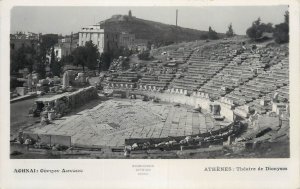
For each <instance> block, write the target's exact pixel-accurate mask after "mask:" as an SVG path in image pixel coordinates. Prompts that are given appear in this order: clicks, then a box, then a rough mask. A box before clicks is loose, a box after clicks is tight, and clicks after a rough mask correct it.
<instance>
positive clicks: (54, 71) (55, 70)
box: [50, 47, 62, 76]
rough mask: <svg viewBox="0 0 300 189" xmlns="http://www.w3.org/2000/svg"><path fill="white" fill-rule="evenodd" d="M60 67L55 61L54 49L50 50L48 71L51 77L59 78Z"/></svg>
mask: <svg viewBox="0 0 300 189" xmlns="http://www.w3.org/2000/svg"><path fill="white" fill-rule="evenodd" d="M61 68H62V65H61V63H60V62H59V61H57V58H56V56H55V53H54V47H52V48H51V61H50V71H51V73H52V75H54V76H59V75H60V73H61Z"/></svg>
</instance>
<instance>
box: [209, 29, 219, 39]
mask: <svg viewBox="0 0 300 189" xmlns="http://www.w3.org/2000/svg"><path fill="white" fill-rule="evenodd" d="M207 36H208V39H219V36H218V33H217V32H216V31H214V30H213V29H212V28H211V27H210V26H209V28H208V33H207Z"/></svg>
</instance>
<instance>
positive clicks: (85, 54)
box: [72, 41, 100, 71]
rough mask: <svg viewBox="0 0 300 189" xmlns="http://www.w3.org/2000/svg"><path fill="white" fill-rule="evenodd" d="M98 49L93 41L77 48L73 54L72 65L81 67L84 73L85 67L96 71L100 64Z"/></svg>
mask: <svg viewBox="0 0 300 189" xmlns="http://www.w3.org/2000/svg"><path fill="white" fill-rule="evenodd" d="M99 58H100V55H99V52H98V48H97V46H96V45H95V44H93V42H92V41H89V42H86V44H85V46H80V47H77V48H76V49H75V50H74V51H73V52H72V63H73V64H74V65H76V66H81V67H82V70H83V71H84V69H85V67H87V68H89V69H91V70H94V69H96V67H97V66H98V62H99Z"/></svg>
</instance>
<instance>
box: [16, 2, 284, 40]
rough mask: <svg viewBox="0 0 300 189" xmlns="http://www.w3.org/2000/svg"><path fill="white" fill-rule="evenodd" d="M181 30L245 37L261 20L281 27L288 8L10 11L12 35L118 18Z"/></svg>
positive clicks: (73, 29)
mask: <svg viewBox="0 0 300 189" xmlns="http://www.w3.org/2000/svg"><path fill="white" fill-rule="evenodd" d="M176 9H178V25H179V26H181V27H186V28H192V29H198V30H205V31H207V30H208V27H209V26H211V27H212V28H213V29H214V30H215V31H217V32H222V33H225V32H226V31H227V29H228V25H229V24H230V23H232V26H233V30H234V32H235V33H236V34H240V35H245V33H246V30H247V28H248V27H250V26H251V24H252V22H253V21H254V20H256V19H257V18H258V17H260V18H261V20H262V22H264V23H269V22H271V23H273V24H274V25H275V24H279V23H281V22H283V20H284V13H285V11H287V10H288V6H286V5H279V6H218V7H216V6H210V7H37V6H35V7H34V6H32V7H28V6H27V7H14V8H13V9H12V10H11V33H15V32H16V31H23V32H26V31H27V32H35V33H43V34H45V33H56V34H62V35H67V34H70V33H71V32H73V33H76V32H78V31H79V30H80V28H81V27H84V26H88V25H92V24H95V23H97V22H100V21H102V20H105V19H108V18H110V17H111V16H112V15H115V14H128V11H129V10H131V12H132V15H133V16H135V17H137V18H142V19H146V20H152V21H157V22H162V23H165V24H173V25H175V14H176Z"/></svg>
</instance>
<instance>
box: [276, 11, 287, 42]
mask: <svg viewBox="0 0 300 189" xmlns="http://www.w3.org/2000/svg"><path fill="white" fill-rule="evenodd" d="M274 38H275V42H276V43H287V42H289V12H288V11H286V12H285V15H284V22H283V23H281V24H277V25H275V29H274Z"/></svg>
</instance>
